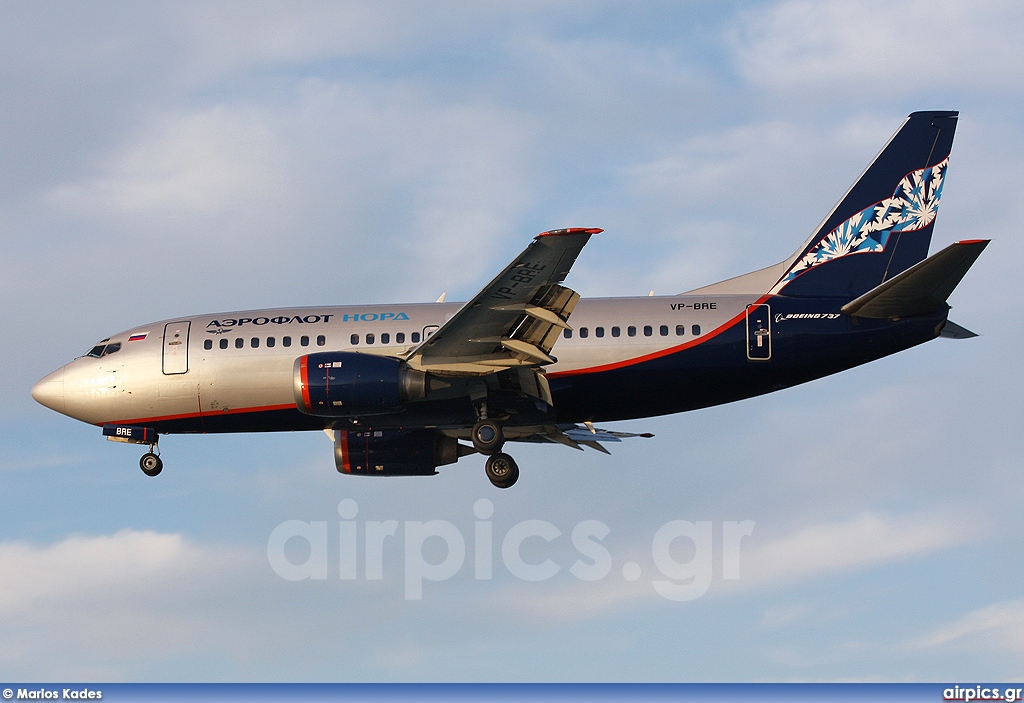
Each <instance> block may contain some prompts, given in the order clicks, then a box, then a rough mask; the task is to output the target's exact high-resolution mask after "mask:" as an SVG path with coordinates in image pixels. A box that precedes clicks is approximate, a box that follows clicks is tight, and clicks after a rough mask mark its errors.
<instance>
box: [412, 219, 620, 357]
mask: <svg viewBox="0 0 1024 703" xmlns="http://www.w3.org/2000/svg"><path fill="white" fill-rule="evenodd" d="M600 231H601V230H599V229H567V230H554V231H551V232H544V233H543V234H540V235H538V236H537V237H535V238H534V241H533V242H531V244H530V246H528V247H527V248H526V249H525V250H524V251H523V253H522V254H520V255H519V256H518V257H516V259H515V260H514V261H513V262H512V263H511V264H509V265H508V266H506V267H505V269H504V270H503V271H502V272H501V273H499V274H498V275H497V276H496V277H495V278H494V280H492V281H491V282H490V283H489V284H487V286H485V287H484V289H483V290H481V291H480V292H479V293H478V294H477V295H476V296H475V297H474V298H473V299H472V300H470V301H469V302H468V303H466V304H465V305H463V306H462V308H460V309H459V311H458V312H457V313H455V315H454V316H453V317H452V318H451V319H450V320H448V322H446V323H445V324H444V325H443V326H442V327H441V328H440V329H439V330H438V331H437V332H435V333H434V334H433V335H432V336H431V337H429V338H428V339H426V340H424V341H423V342H422V343H421V344H420V345H419V346H418V347H416V348H415V349H413V350H412V352H411V353H410V354H409V357H408V358H407V362H408V363H409V365H410V366H412V367H414V368H418V369H422V370H425V371H434V372H439V373H448V374H476V375H483V374H489V373H494V372H495V371H496V370H500V369H501V368H514V367H517V366H532V367H540V366H544V365H547V364H552V363H554V362H555V359H554V357H552V356H551V349H552V348H553V347H554V344H555V342H556V341H557V339H558V337H559V335H560V334H561V331H562V329H566V328H569V325H568V319H569V315H571V314H572V311H573V308H575V306H576V302H577V301H578V300H579V294H577V293H576V292H575V291H572V290H570V289H568V288H565V287H563V286H561V285H559V284H560V283H561V282H562V281H563V280H564V279H565V277H566V275H567V274H568V273H569V269H570V268H571V267H572V265H573V263H574V262H575V261H576V257H577V256H579V253H580V251H581V250H582V249H583V247H584V245H585V244H586V243H587V241H588V240H589V239H590V237H591V236H592V235H594V234H597V233H598V232H600Z"/></svg>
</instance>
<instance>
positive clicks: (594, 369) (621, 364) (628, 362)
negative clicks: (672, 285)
mask: <svg viewBox="0 0 1024 703" xmlns="http://www.w3.org/2000/svg"><path fill="white" fill-rule="evenodd" d="M771 297H772V296H770V295H763V296H761V297H760V298H758V299H757V300H755V301H754V302H753V303H749V304H748V305H747V307H750V306H751V305H760V304H761V303H763V302H764V301H766V300H768V299H769V298H771ZM746 316H747V311H746V308H744V310H743V312H741V313H739V314H738V315H736V316H735V317H733V318H732V319H730V320H729V321H728V322H726V323H725V324H724V325H721V326H719V327H716V328H715V329H713V330H711V331H710V332H708V333H707V334H705V335H703V336H701V337H700V338H699V339H695V340H693V341H692V342H686V343H684V344H679V345H676V346H674V347H669V348H668V349H661V350H660V351H656V352H651V353H650V354H644V355H643V356H638V357H635V358H632V359H623V360H622V361H613V362H612V363H610V364H602V365H600V366H591V367H588V368H585V369H573V370H571V371H554V372H552V373H549V374H547V376H548V378H561V377H563V376H580V375H583V374H587V373H600V372H601V371H614V370H615V369H622V368H625V367H627V366H635V365H637V364H642V363H643V362H645V361H650V360H652V359H660V358H661V357H663V356H668V355H670V354H675V353H676V352H680V351H683V350H684V349H690V348H691V347H695V346H697V345H698V344H703V343H704V342H706V341H708V340H709V339H712V338H714V337H717V336H718V335H720V334H722V332H725V331H726V330H727V329H729V328H731V327H732V326H733V325H735V324H736V323H738V322H739V321H740V320H742V319H743V318H745V317H746Z"/></svg>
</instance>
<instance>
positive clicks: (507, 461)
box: [486, 452, 519, 488]
mask: <svg viewBox="0 0 1024 703" xmlns="http://www.w3.org/2000/svg"><path fill="white" fill-rule="evenodd" d="M486 469H487V478H489V479H490V481H491V483H493V484H494V485H495V486H497V487H498V488H511V487H512V486H514V485H515V482H516V481H518V480H519V466H518V465H516V460H515V459H513V458H512V457H510V456H509V455H508V454H502V453H500V452H499V453H498V454H492V455H491V456H489V457H487V466H486Z"/></svg>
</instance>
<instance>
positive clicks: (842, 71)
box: [0, 0, 1024, 681]
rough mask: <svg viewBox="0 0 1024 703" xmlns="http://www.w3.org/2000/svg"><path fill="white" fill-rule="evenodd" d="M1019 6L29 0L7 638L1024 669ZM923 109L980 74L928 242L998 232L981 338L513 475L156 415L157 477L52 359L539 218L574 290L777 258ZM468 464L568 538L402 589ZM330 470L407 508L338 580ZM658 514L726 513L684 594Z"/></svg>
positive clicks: (9, 68)
mask: <svg viewBox="0 0 1024 703" xmlns="http://www.w3.org/2000/svg"><path fill="white" fill-rule="evenodd" d="M1022 22H1024V7H1022V6H1020V4H1019V3H1016V2H1010V1H1009V0H1007V1H998V0H983V1H981V2H977V3H971V4H970V5H969V6H968V5H967V4H964V3H956V2H941V1H940V2H935V1H933V0H932V1H927V2H926V1H924V0H895V1H888V2H836V1H833V2H828V1H826V2H797V1H780V2H745V3H733V4H715V5H714V6H711V4H710V3H679V2H665V3H658V2H651V3H646V4H643V5H641V6H637V5H635V4H626V3H602V2H587V3H572V2H561V3H545V2H523V3H515V4H476V3H443V2H442V3H431V4H427V3H388V4H384V5H382V4H380V3H370V2H367V3H357V2H352V3H335V4H319V3H289V4H288V5H287V6H285V5H277V4H258V3H220V4H216V5H211V4H204V3H178V4H174V5H172V6H167V7H163V6H158V5H151V4H138V3H90V4H40V3H27V2H26V3H5V4H4V5H3V6H2V7H0V38H2V40H0V75H2V80H3V85H4V90H3V91H0V114H2V115H3V116H4V119H3V123H4V125H5V126H4V129H3V130H0V154H3V160H2V163H3V168H2V169H0V238H2V244H3V251H4V256H3V258H2V259H0V267H2V269H0V273H2V275H0V290H2V291H3V293H2V295H3V301H4V311H5V314H4V315H3V316H2V318H0V326H2V329H3V333H2V334H3V339H4V340H5V341H6V346H7V349H8V355H7V358H6V363H5V364H4V365H3V368H2V370H0V389H2V391H3V393H4V397H5V398H6V399H7V402H6V403H5V404H4V406H3V408H2V409H0V413H2V416H3V423H2V425H0V448H2V449H0V505H2V506H3V510H2V517H0V631H3V632H4V633H5V637H4V638H3V641H2V642H0V678H3V679H10V680H14V679H39V680H51V679H75V680H232V681H237V680H359V681H376V680H388V681H402V680H455V681H464V680H503V681H504V680H527V681H563V680H569V681H575V680H602V681H603V680H615V681H634V680H658V681H676V680H681V681H690V680H695V681H706V680H729V681H732V680H737V681H747V680H757V681H761V680H773V681H775V680H785V681H789V680H888V681H904V680H909V681H913V680H954V679H955V680H961V681H973V680H983V679H1017V680H1020V679H1021V678H1024V668H1022V665H1021V661H1022V660H1024V656H1022V655H1024V590H1022V587H1021V583H1022V579H1024V566H1022V564H1021V560H1020V554H1021V552H1022V547H1024V518H1022V514H1021V510H1020V496H1021V495H1024V476H1022V472H1021V462H1020V459H1019V445H1018V444H1017V439H1019V435H1020V430H1019V426H1020V420H1021V418H1022V403H1021V395H1020V390H1019V389H1020V388H1021V380H1022V379H1021V371H1020V364H1019V361H1018V356H1019V354H1018V351H1019V349H1021V347H1022V344H1024V335H1022V332H1021V329H1020V327H1019V326H1017V325H1015V324H1014V323H1013V321H1014V320H1015V319H1016V318H1017V317H1018V314H1017V310H1016V308H1017V306H1018V304H1017V301H1016V298H1015V294H1014V293H1013V291H1014V290H1018V291H1019V290H1020V286H1019V279H1020V276H1019V271H1018V268H1019V262H1020V261H1021V259H1022V253H1024V246H1022V245H1021V240H1020V237H1019V227H1020V225H1019V223H1020V222H1021V221H1022V219H1024V217H1022V215H1024V212H1022V210H1024V205H1022V202H1024V201H1022V198H1021V197H1020V193H1019V185H1015V184H1017V183H1018V180H1015V179H1018V178H1019V171H1020V167H1019V164H1020V163H1021V161H1022V156H1024V154H1022V151H1024V149H1022V146H1021V143H1022V142H1021V139H1020V134H1021V129H1022V127H1024V109H1022V107H1024V103H1022V100H1021V96H1022V88H1024V84H1022V81H1024V79H1022V76H1024V47H1022V45H1021V43H1020V41H1019V31H1018V29H1017V28H1019V27H1020V26H1021V25H1022ZM921 109H958V110H960V111H961V120H960V124H959V127H958V132H957V137H956V142H955V144H954V149H953V155H952V160H951V168H950V171H949V176H948V183H947V185H946V189H945V191H944V197H943V203H942V210H941V212H940V214H939V217H938V222H937V225H936V229H935V236H934V240H933V249H934V248H937V247H939V246H943V245H945V244H948V243H949V242H952V241H955V240H957V239H967V238H979V237H985V238H989V237H991V238H992V239H994V242H993V244H992V245H991V246H990V247H989V249H988V250H987V251H986V252H985V254H984V255H983V256H982V258H981V259H980V260H979V262H978V263H977V264H976V265H975V267H974V268H973V269H972V271H971V272H970V274H969V276H968V277H967V278H966V279H965V281H964V283H963V284H962V285H961V287H960V288H959V289H958V290H957V291H956V293H955V294H954V296H953V298H952V299H951V303H952V305H953V308H954V310H953V312H952V314H951V318H952V319H954V320H955V321H956V322H958V323H960V324H961V325H964V326H966V327H968V328H969V329H972V330H975V331H977V332H979V333H981V335H982V336H981V337H979V338H977V339H974V340H971V341H965V342H952V341H949V340H936V341H935V342H932V343H929V344H927V345H924V346H922V347H919V348H915V349H912V350H909V351H907V352H904V353H902V354H900V355H897V356H895V357H891V358H888V359H884V360H881V361H878V362H875V363H873V364H870V365H868V366H866V367H861V368H859V369H855V370H852V371H849V372H847V373H845V374H842V375H839V376H836V377H833V378H828V379H823V380H820V381H817V382H814V383H811V384H808V385H805V386H803V387H799V388H795V389H790V390H787V391H784V392H781V393H776V394H773V395H770V396H766V397H762V398H757V399H753V400H749V401H745V402H742V403H738V404H735V405H731V406H726V407H720V408H712V409H708V410H704V411H698V412H694V413H690V414H687V415H680V416H673V417H667V418H658V419H652V420H647V421H636V422H630V423H620V424H619V426H620V427H621V428H622V429H628V430H636V431H651V432H654V433H655V434H656V435H657V436H656V438H654V439H651V440H646V441H644V440H638V441H634V442H631V443H628V444H623V445H619V446H616V447H614V449H613V454H612V456H610V457H606V456H603V455H597V454H595V453H593V452H587V453H586V454H581V453H578V452H573V451H572V450H569V449H567V448H564V447H554V446H553V447H545V448H541V447H524V448H522V449H517V453H516V456H517V459H518V461H519V464H520V466H521V467H522V471H523V474H522V478H521V479H520V482H519V484H518V485H517V486H516V487H515V489H513V490H511V491H503V492H499V491H496V490H495V489H493V488H492V487H491V486H490V485H489V484H488V483H487V481H486V478H485V477H484V474H483V470H482V460H481V459H480V458H479V457H477V458H469V459H464V460H463V461H461V462H460V463H459V464H458V465H456V466H451V467H446V468H443V469H442V472H441V474H440V475H438V476H435V477H432V478H416V479H409V480H381V481H372V480H359V479H352V478H345V477H342V476H339V475H338V474H337V473H336V472H335V470H334V467H333V462H332V455H331V446H330V443H329V441H328V440H327V439H326V438H325V437H324V436H323V435H322V434H319V433H305V434H303V433H297V434H283V435H279V436H278V435H236V436H210V437H168V438H166V439H165V441H164V442H162V443H161V444H162V449H163V454H164V458H165V460H166V464H167V468H166V469H165V471H164V473H163V474H162V475H161V476H160V477H159V478H158V479H155V480H154V479H148V478H146V477H145V476H143V475H142V473H141V472H140V471H139V470H138V467H137V459H138V452H137V451H135V450H133V449H132V448H130V447H126V446H123V445H116V444H113V443H109V442H105V441H103V440H102V438H101V436H100V433H99V430H97V429H95V428H91V427H88V426H85V425H83V424H80V423H76V422H74V421H72V420H69V419H68V418H65V417H62V416H59V415H57V414H56V413H53V412H51V411H49V410H47V409H45V408H43V407H41V406H39V405H36V404H35V403H34V402H33V401H32V399H31V397H30V396H29V389H30V388H31V385H32V384H33V383H34V382H35V381H36V380H37V379H38V378H40V377H41V376H43V375H44V374H45V373H47V372H49V371H51V370H52V369H54V368H56V367H58V366H60V365H61V364H63V363H65V362H66V361H67V360H69V359H71V358H73V357H74V356H77V355H79V354H81V353H82V352H83V351H85V350H86V349H88V348H89V347H90V346H91V345H92V344H93V343H94V342H95V341H96V340H98V339H101V338H103V337H106V336H107V335H108V334H111V333H113V332H115V331H118V330H123V329H126V328H128V327H131V326H135V325H137V324H141V323H145V322H146V321H149V320H159V319H164V318H168V317H173V316H178V315H184V314H197V313H202V312H207V311H216V310H232V309H240V308H254V307H261V306H285V305H314V304H356V303H372V302H398V301H432V300H434V299H436V298H437V296H438V295H439V294H440V293H441V292H443V291H447V293H448V297H449V300H456V299H462V300H464V299H466V298H467V297H469V296H471V295H472V294H473V293H475V292H476V290H478V289H479V287H480V286H482V285H483V284H484V283H486V282H487V281H488V280H489V279H490V278H491V277H492V276H493V274H494V272H495V271H496V270H497V269H498V268H499V267H501V266H502V265H504V264H505V263H507V260H508V259H510V258H511V257H512V256H514V255H515V254H516V253H518V252H519V251H520V250H521V248H522V247H523V246H524V244H525V243H526V242H528V241H529V238H530V237H532V236H533V235H534V234H536V233H537V232H540V231H543V230H546V229H552V228H556V227H565V226H586V227H602V228H604V229H605V230H606V231H605V233H604V234H602V235H600V236H599V237H597V238H595V239H594V240H593V241H592V242H591V243H590V244H589V245H588V247H587V248H586V250H585V251H584V253H583V255H582V256H581V257H580V260H579V262H578V263H577V266H576V268H575V269H574V270H573V272H572V274H571V276H570V278H569V279H568V284H569V285H571V286H572V287H573V288H574V289H575V290H577V291H579V292H580V293H581V294H582V295H584V296H594V295H631V294H640V295H642V294H645V293H647V292H648V291H649V290H652V289H653V290H655V291H656V292H657V293H676V292H682V291H684V290H687V289H690V288H694V287H697V286H700V285H704V284H707V283H711V282H713V281H716V280H720V279H722V278H726V277H729V276H733V275H737V274H740V273H744V272H746V271H748V270H751V269H754V268H757V267H761V266H765V265H769V264H772V263H775V262H776V261H779V260H781V259H782V258H784V257H785V256H787V255H788V254H790V253H791V252H792V251H793V250H794V249H796V247H797V246H798V245H799V244H800V243H801V242H802V241H803V240H804V239H805V238H806V236H807V235H808V234H809V233H810V231H811V230H812V228H813V227H814V226H815V225H817V223H818V222H819V221H820V220H821V218H822V217H823V216H824V215H825V214H826V213H827V212H828V210H829V209H830V208H831V206H832V205H833V204H834V203H835V201H836V200H838V198H839V197H840V196H841V195H842V194H843V193H844V192H845V189H846V188H847V187H848V186H849V185H850V184H851V183H852V182H853V180H854V179H855V178H856V177H857V175H858V174H859V173H860V171H861V170H862V169H863V168H864V166H866V165H867V163H868V162H869V161H870V159H871V158H872V157H873V156H874V154H875V153H876V152H877V151H878V149H879V148H880V147H881V146H882V144H883V143H884V142H885V140H886V139H887V138H888V136H889V135H890V134H891V133H892V132H893V131H894V130H895V129H896V128H897V127H898V126H899V124H900V122H901V120H902V119H903V117H904V116H905V115H906V114H908V113H909V112H911V111H914V110H921ZM481 498H486V499H488V500H490V501H492V503H493V506H494V514H493V517H492V518H491V519H490V520H489V522H490V523H491V527H492V530H493V534H494V535H495V540H496V544H498V543H500V541H501V539H502V537H503V536H504V535H506V534H507V533H508V532H509V531H510V530H511V529H512V528H513V527H514V526H515V525H517V524H519V523H521V522H523V521H526V520H541V521H545V522H547V523H550V524H551V525H554V526H555V527H556V528H557V530H558V531H559V532H560V533H561V536H560V537H558V538H556V539H555V540H553V541H552V542H550V543H545V542H543V541H542V540H540V539H537V538H534V539H533V540H531V541H529V542H527V543H526V545H525V546H524V549H523V556H524V558H526V559H527V560H528V561H532V562H534V563H539V562H542V561H544V560H545V559H550V560H552V561H553V562H554V563H556V564H558V565H559V566H560V567H561V570H560V571H559V573H557V574H556V575H554V576H553V577H551V578H549V579H546V580H542V581H524V580H521V579H519V578H516V577H515V576H513V575H512V574H511V573H510V572H509V570H508V569H507V568H505V566H503V565H502V563H501V560H500V559H499V558H498V556H496V557H495V567H494V572H493V577H492V578H490V579H475V578H474V571H473V563H472V560H471V559H470V558H468V557H467V560H466V563H465V565H464V566H463V568H462V569H460V570H459V571H458V572H457V573H456V574H455V575H454V576H452V577H451V578H448V579H447V580H443V581H438V582H436V583H434V582H427V583H425V584H424V592H423V598H422V600H418V601H409V600H406V598H405V590H404V581H403V578H404V575H405V562H404V560H403V549H402V547H403V542H402V535H403V534H405V532H404V531H405V530H407V529H409V528H408V523H410V522H413V521H431V520H441V521H447V522H449V523H451V524H452V525H454V526H455V527H456V529H457V530H458V531H459V532H460V533H461V534H462V535H463V536H464V537H465V538H466V540H467V544H468V545H469V547H468V551H469V553H470V554H471V555H472V553H473V546H472V538H473V535H474V529H475V526H474V522H475V520H476V518H475V517H474V513H473V508H474V504H475V503H476V501H478V500H479V499H481ZM344 499H353V500H355V501H356V503H357V504H358V508H359V512H358V515H357V517H356V522H357V527H359V529H360V530H365V528H366V522H368V521H385V520H395V521H398V523H399V525H400V527H399V531H398V538H397V540H396V541H394V542H390V543H388V546H387V547H386V549H385V551H384V555H383V578H382V579H381V580H369V579H366V578H364V577H362V576H360V578H358V579H356V580H354V581H344V580H341V579H340V578H338V576H337V569H338V566H337V559H335V558H334V556H333V555H334V553H335V552H336V549H337V542H336V540H337V539H338V538H337V534H338V527H339V523H340V522H341V518H340V517H339V513H338V504H339V502H340V501H342V500H344ZM287 520H300V521H305V522H326V523H327V529H328V535H329V537H330V539H331V542H330V545H331V547H330V551H329V556H331V560H330V571H329V573H330V574H331V575H330V576H329V578H327V579H324V580H306V581H297V582H293V581H287V580H284V579H282V578H280V577H279V576H278V575H277V574H276V573H275V572H274V570H273V569H272V568H271V566H270V564H269V562H268V556H267V544H268V540H269V539H270V535H271V533H272V532H273V530H274V529H275V528H276V527H277V526H278V525H280V524H281V523H283V522H285V521H287ZM587 520H596V521H600V522H602V523H604V525H606V526H607V527H608V528H609V530H610V531H609V533H608V535H607V537H605V538H604V540H603V544H604V546H605V547H606V548H607V550H608V553H609V554H610V555H611V571H610V573H609V574H608V575H607V576H605V577H604V578H602V579H598V580H596V581H583V580H581V579H578V578H576V577H574V576H573V575H572V574H571V573H570V570H569V568H570V566H571V565H572V564H573V563H574V561H575V560H576V559H577V558H578V557H579V554H578V552H577V551H576V550H575V549H574V548H573V545H572V543H571V540H570V535H571V533H572V531H573V529H574V527H575V526H576V525H578V524H579V523H581V522H584V521H587ZM674 520H686V521H692V522H710V523H711V525H712V528H713V544H714V550H712V551H713V553H714V554H715V555H716V556H715V557H714V569H713V578H712V582H711V584H710V586H709V588H708V590H707V593H706V594H705V595H704V596H702V597H700V598H697V599H695V600H691V601H687V602H675V601H670V600H667V599H665V598H662V597H661V596H659V595H658V594H657V592H656V591H655V590H654V587H653V582H654V581H655V580H657V579H659V578H662V576H661V575H660V574H659V573H658V570H657V568H656V564H655V562H654V560H653V556H652V554H653V553H652V542H653V539H654V536H655V534H656V533H657V532H658V530H659V529H660V528H661V527H662V526H663V525H666V524H667V523H670V522H671V521H674ZM746 520H752V521H754V523H755V527H754V529H753V533H752V535H751V536H750V537H748V538H746V539H745V540H744V541H743V542H742V551H741V554H740V564H741V572H740V578H739V579H738V580H724V579H723V578H722V563H721V562H722V558H721V549H720V547H721V544H722V537H721V535H722V531H723V530H724V527H723V526H724V524H725V523H726V522H729V521H746ZM360 534H362V533H360ZM684 541H685V540H681V541H679V542H678V543H677V544H676V549H677V551H676V552H673V554H674V555H675V557H674V558H675V559H677V560H679V561H686V560H687V559H688V558H689V556H688V555H687V554H686V553H685V545H683V544H682V542H684ZM291 545H292V546H291V547H290V548H289V549H290V550H291V551H289V555H290V558H292V559H293V560H297V561H301V560H302V559H303V558H304V553H303V552H302V549H301V545H300V546H299V547H296V546H295V542H294V541H293V542H292V543H291ZM428 546H429V548H428V549H425V554H426V555H427V558H428V559H431V560H433V561H435V562H436V561H439V560H442V559H443V558H444V555H445V552H444V549H443V548H439V549H437V550H435V549H434V547H437V546H438V544H437V541H436V540H435V542H434V543H433V544H432V545H428ZM692 548H693V547H692V545H691V549H692ZM496 550H497V552H499V553H500V548H496ZM679 550H682V551H679ZM630 562H633V563H635V564H636V565H638V567H639V570H640V574H641V575H640V577H639V578H637V579H636V580H634V581H630V580H627V579H626V578H625V577H624V575H623V567H624V566H625V565H626V564H627V563H630Z"/></svg>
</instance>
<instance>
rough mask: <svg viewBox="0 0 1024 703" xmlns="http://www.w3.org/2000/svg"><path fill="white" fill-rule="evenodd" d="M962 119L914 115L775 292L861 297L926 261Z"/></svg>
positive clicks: (793, 262)
mask: <svg viewBox="0 0 1024 703" xmlns="http://www.w3.org/2000/svg"><path fill="white" fill-rule="evenodd" d="M958 114H959V113H958V112H952V111H945V112H915V113H913V114H911V115H910V116H909V117H908V118H907V120H906V122H904V123H903V126H902V127H901V128H900V129H899V131H898V132H896V134H895V135H894V136H893V137H892V139H890V140H889V143H888V144H887V145H886V146H885V148H884V149H882V151H881V152H880V153H879V154H878V156H876V157H875V160H874V161H873V162H872V163H871V165H870V166H868V168H867V170H866V171H864V173H863V174H862V175H861V177H860V179H858V180H857V182H856V183H854V185H853V187H852V188H850V190H849V192H848V193H847V194H846V196H845V197H844V198H843V199H842V200H841V201H840V202H839V204H838V205H836V207H835V208H834V209H833V210H832V212H831V214H829V216H828V217H826V218H825V221H824V222H822V223H821V226H820V227H818V230H817V231H816V232H815V233H814V235H813V236H812V237H811V238H810V239H809V240H807V242H806V244H804V246H803V248H801V249H800V250H799V251H798V252H797V253H796V254H794V255H793V256H792V257H791V258H790V259H789V260H788V261H787V262H786V263H787V266H786V269H785V273H784V274H783V276H782V278H781V279H779V281H778V282H777V283H776V284H775V286H774V287H773V288H772V293H783V294H784V295H793V296H815V297H817V296H827V297H845V298H849V299H853V298H856V297H858V296H860V295H863V294H864V293H866V292H867V291H869V290H871V289H873V288H875V287H876V286H878V285H880V284H881V283H883V282H885V281H886V280H888V279H890V278H892V277H893V276H896V275H897V274H899V273H901V272H903V271H905V270H906V269H908V268H910V267H911V266H913V265H914V264H916V263H918V262H919V261H922V260H924V258H925V257H926V256H927V255H928V245H929V243H930V242H931V237H932V228H933V227H934V225H935V215H936V212H937V210H938V206H939V198H940V197H941V195H942V184H943V181H944V180H945V175H946V166H947V164H948V162H949V152H950V149H951V147H952V146H953V133H954V132H955V131H956V121H957V116H958Z"/></svg>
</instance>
